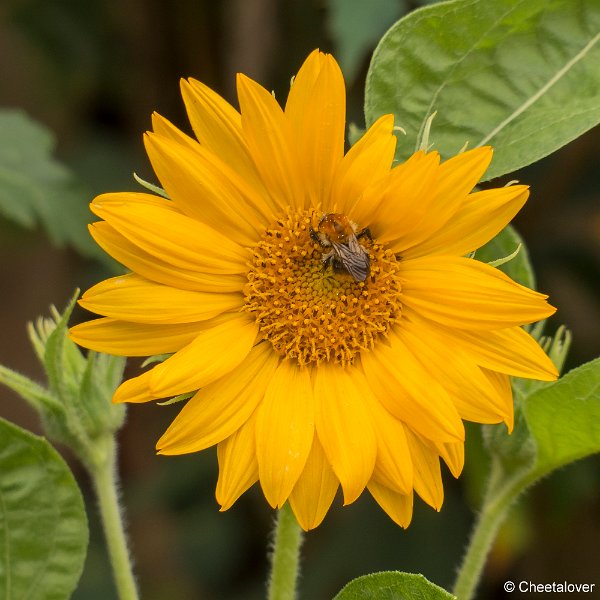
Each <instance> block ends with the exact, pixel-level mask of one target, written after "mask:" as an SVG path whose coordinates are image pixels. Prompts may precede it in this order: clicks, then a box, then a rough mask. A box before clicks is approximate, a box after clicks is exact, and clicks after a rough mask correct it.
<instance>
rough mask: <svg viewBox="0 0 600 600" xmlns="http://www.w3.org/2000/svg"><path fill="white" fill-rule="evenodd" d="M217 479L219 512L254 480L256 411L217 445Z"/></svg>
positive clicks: (229, 505) (255, 477) (256, 472)
mask: <svg viewBox="0 0 600 600" xmlns="http://www.w3.org/2000/svg"><path fill="white" fill-rule="evenodd" d="M217 459H218V461H219V479H218V480H217V489H216V491H215V496H216V498H217V502H218V503H219V504H220V505H221V511H224V510H227V509H229V508H231V506H232V504H233V503H234V502H235V501H236V500H237V499H238V498H239V497H240V496H241V495H242V494H243V493H244V492H245V491H246V490H247V489H248V488H249V487H250V486H252V485H254V484H255V483H256V482H257V481H258V461H257V460H256V411H254V413H253V414H252V415H251V416H250V418H249V419H248V420H247V421H246V422H245V423H244V424H243V425H242V426H241V427H240V428H239V429H238V430H237V431H236V432H235V433H234V434H232V435H230V436H229V437H228V438H227V439H225V440H223V441H222V442H219V444H218V446H217Z"/></svg>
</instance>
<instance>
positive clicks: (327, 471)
mask: <svg viewBox="0 0 600 600" xmlns="http://www.w3.org/2000/svg"><path fill="white" fill-rule="evenodd" d="M338 486H339V481H338V480H337V478H336V476H335V474H334V472H333V471H332V470H331V467H330V466H329V463H328V462H327V457H326V456H325V452H324V451H323V447H322V446H321V442H319V438H318V437H317V436H314V438H313V445H312V448H311V451H310V454H309V455H308V459H307V460H306V465H304V469H303V471H302V473H301V475H300V477H299V479H298V481H297V482H296V485H295V486H294V489H293V490H292V493H291V494H290V505H291V507H292V510H293V511H294V514H295V515H296V519H297V520H298V523H300V526H301V527H302V529H304V530H305V531H308V530H309V529H314V528H315V527H318V526H319V525H320V524H321V521H323V519H324V518H325V515H326V514H327V511H328V510H329V507H330V506H331V503H332V502H333V499H334V498H335V494H336V492H337V489H338Z"/></svg>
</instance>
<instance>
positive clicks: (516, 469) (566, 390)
mask: <svg viewBox="0 0 600 600" xmlns="http://www.w3.org/2000/svg"><path fill="white" fill-rule="evenodd" d="M540 386H541V387H540ZM521 387H522V386H521ZM521 387H518V389H519V390H520V391H519V396H520V401H519V403H518V410H517V413H516V420H515V428H514V431H513V433H512V435H510V436H508V435H507V434H506V432H505V431H503V428H501V427H497V426H494V427H491V426H490V427H486V428H485V430H484V433H485V439H486V444H487V447H488V450H489V451H490V453H491V454H492V456H493V457H494V458H495V459H496V460H497V461H499V463H498V466H499V467H501V471H502V473H503V475H502V477H500V478H497V480H496V484H497V485H498V486H499V487H502V485H504V483H505V482H510V481H511V480H512V481H518V482H519V483H518V485H516V486H515V488H514V491H515V493H520V492H521V491H522V490H523V489H525V487H527V486H528V485H530V484H531V483H533V482H535V481H536V480H538V479H539V478H540V477H542V476H544V475H546V474H547V473H549V472H551V471H553V470H555V469H558V468H559V467H562V466H563V465H566V464H568V463H570V462H573V461H575V460H579V459H580V458H584V457H586V456H590V455H592V454H596V453H598V452H600V358H598V359H596V360H593V361H591V362H589V363H586V364H585V365H582V366H581V367H578V368H576V369H573V370H572V371H570V372H569V373H567V374H566V375H564V376H563V377H561V378H560V379H559V380H558V381H556V382H554V383H544V384H538V385H536V386H533V387H529V386H526V387H523V388H522V389H521ZM530 389H531V390H533V391H529V390H530ZM521 396H522V397H521Z"/></svg>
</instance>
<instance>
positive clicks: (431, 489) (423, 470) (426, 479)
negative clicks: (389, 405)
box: [406, 428, 444, 511]
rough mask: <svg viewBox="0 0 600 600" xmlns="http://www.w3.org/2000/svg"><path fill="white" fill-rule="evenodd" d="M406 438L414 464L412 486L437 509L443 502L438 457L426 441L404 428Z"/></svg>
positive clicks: (424, 499)
mask: <svg viewBox="0 0 600 600" xmlns="http://www.w3.org/2000/svg"><path fill="white" fill-rule="evenodd" d="M406 439H407V441H408V445H409V447H410V453H411V456H412V459H413V466H414V488H415V492H417V494H419V496H421V498H422V499H423V501H424V502H426V503H427V504H429V506H431V507H432V508H435V510H437V511H439V510H440V509H441V508H442V504H443V503H444V486H443V484H442V471H441V469H440V459H439V456H438V454H437V452H435V451H434V450H433V449H432V448H431V447H430V446H429V445H428V444H427V442H426V441H425V440H424V439H423V438H422V437H420V436H419V435H418V434H416V433H414V432H413V431H411V430H410V429H409V428H406Z"/></svg>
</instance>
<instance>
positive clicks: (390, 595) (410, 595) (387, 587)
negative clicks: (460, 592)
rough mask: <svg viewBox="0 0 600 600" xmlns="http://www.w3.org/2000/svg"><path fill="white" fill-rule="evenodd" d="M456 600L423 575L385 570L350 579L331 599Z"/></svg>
mask: <svg viewBox="0 0 600 600" xmlns="http://www.w3.org/2000/svg"><path fill="white" fill-rule="evenodd" d="M373 598H377V600H456V597H455V596H453V595H452V594H449V593H448V592H447V591H446V590H444V589H442V588H441V587H438V586H437V585H434V584H433V583H431V582H429V581H427V579H425V577H423V575H415V574H413V573H401V572H400V571H385V572H382V573H372V574H371V575H364V576H363V577H358V578H357V579H354V580H352V581H351V582H350V583H349V584H348V585H346V586H345V587H344V588H343V589H342V591H341V592H340V593H339V594H338V595H337V596H335V598H334V599H333V600H372V599H373Z"/></svg>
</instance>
